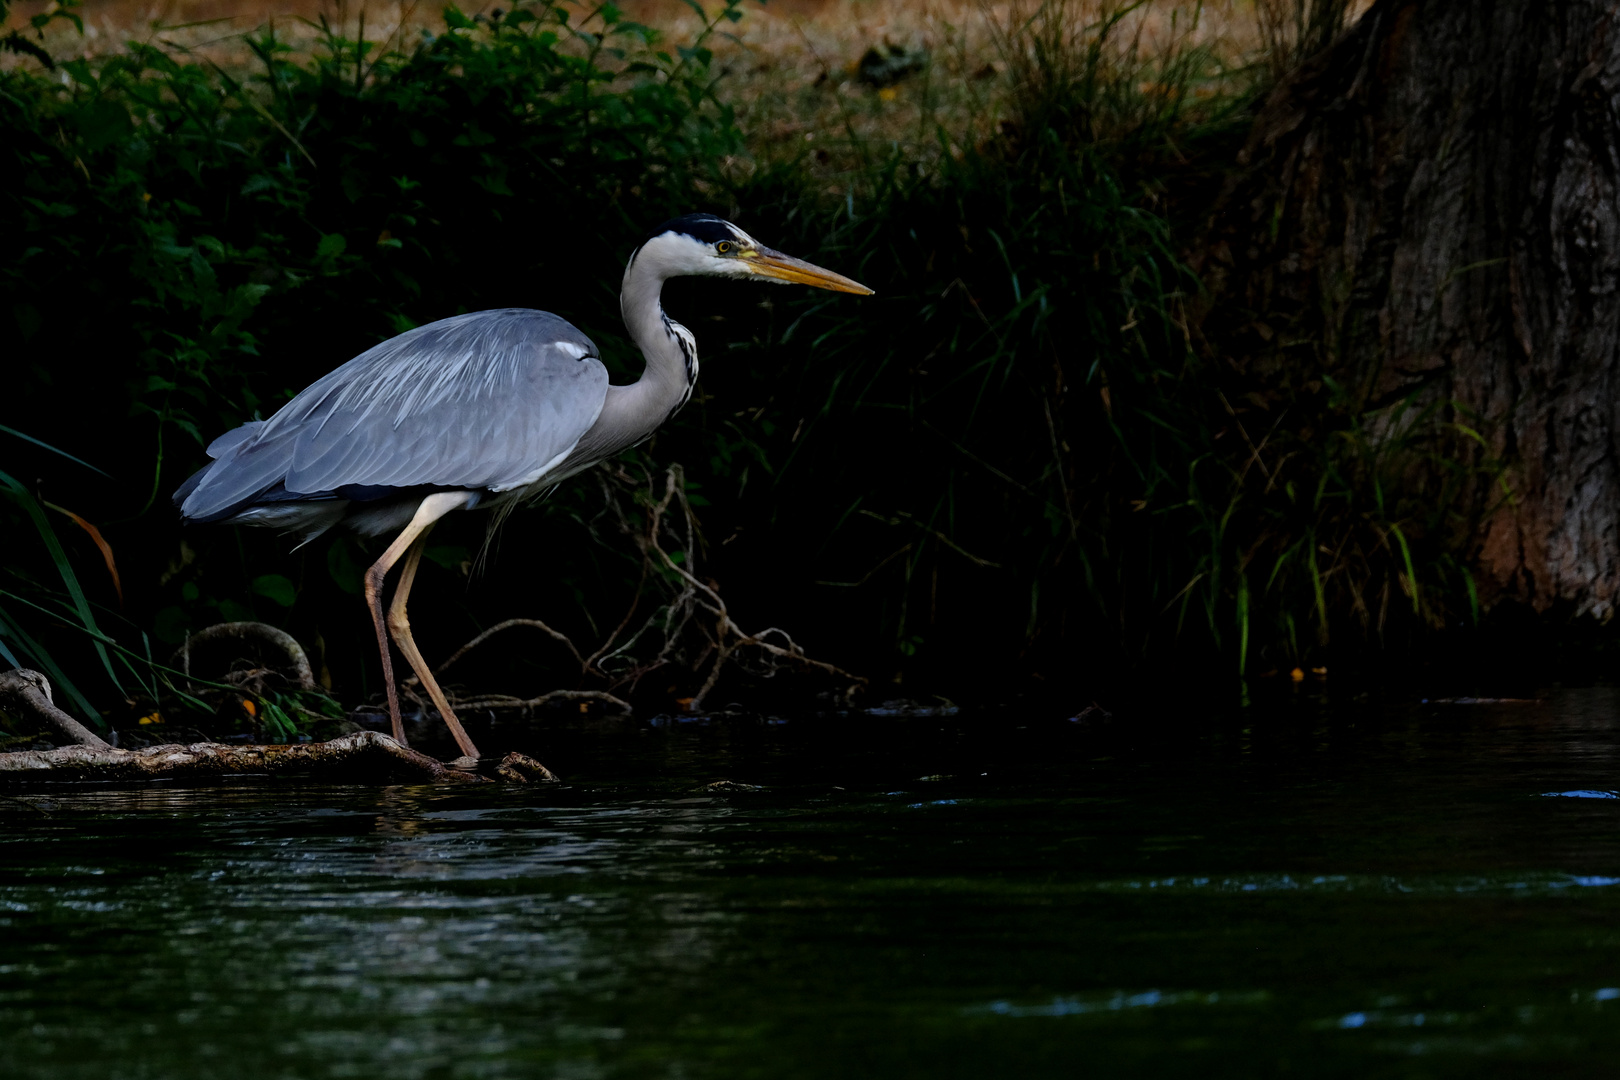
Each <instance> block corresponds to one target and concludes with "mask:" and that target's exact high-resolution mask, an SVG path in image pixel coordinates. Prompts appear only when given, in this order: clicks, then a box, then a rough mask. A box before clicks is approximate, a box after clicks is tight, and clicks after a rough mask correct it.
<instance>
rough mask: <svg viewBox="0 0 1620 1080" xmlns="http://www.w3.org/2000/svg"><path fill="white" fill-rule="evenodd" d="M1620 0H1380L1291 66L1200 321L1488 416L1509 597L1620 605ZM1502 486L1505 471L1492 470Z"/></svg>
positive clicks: (1216, 233) (1264, 128)
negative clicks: (1507, 492)
mask: <svg viewBox="0 0 1620 1080" xmlns="http://www.w3.org/2000/svg"><path fill="white" fill-rule="evenodd" d="M1615 18H1616V5H1614V4H1612V3H1593V2H1567V3H1557V4H1552V3H1525V2H1523V0H1477V2H1470V3H1457V2H1444V0H1379V2H1378V3H1376V4H1374V6H1373V7H1372V8H1371V9H1370V10H1369V11H1368V12H1367V14H1366V15H1364V16H1363V17H1362V19H1361V20H1360V22H1358V23H1357V25H1356V26H1355V27H1353V28H1352V29H1351V30H1350V31H1348V32H1347V33H1346V34H1345V35H1343V36H1342V37H1341V38H1340V39H1339V40H1338V41H1337V42H1336V43H1335V45H1334V46H1333V47H1332V48H1330V49H1328V50H1326V51H1325V52H1324V53H1322V54H1320V55H1319V56H1317V57H1315V58H1314V59H1313V60H1311V61H1310V62H1308V63H1307V64H1306V65H1305V67H1304V68H1303V69H1302V70H1300V71H1299V72H1297V73H1296V74H1295V76H1294V77H1292V78H1291V79H1289V80H1287V81H1285V82H1284V83H1283V84H1281V85H1280V86H1279V87H1278V88H1277V90H1276V91H1275V92H1274V93H1273V94H1272V96H1271V97H1270V98H1269V99H1268V100H1267V102H1266V103H1265V105H1264V106H1263V108H1262V109H1261V112H1260V114H1259V116H1258V119H1257V122H1256V124H1255V127H1254V129H1253V132H1252V134H1251V136H1250V139H1249V142H1248V145H1247V147H1246V148H1245V150H1244V152H1243V157H1242V159H1241V165H1240V170H1239V172H1238V174H1237V175H1236V176H1235V177H1234V179H1233V181H1232V182H1231V183H1230V184H1229V186H1228V189H1227V191H1226V193H1225V195H1224V196H1223V199H1222V202H1221V204H1220V206H1219V207H1218V209H1217V212H1216V214H1215V217H1214V219H1213V224H1212V229H1211V235H1210V237H1209V242H1208V243H1207V244H1206V245H1205V246H1204V250H1205V252H1206V255H1205V256H1204V261H1203V264H1202V266H1200V269H1201V271H1202V272H1203V274H1204V277H1205V280H1206V282H1207V283H1208V285H1209V288H1210V292H1209V296H1208V301H1209V302H1208V304H1207V306H1206V308H1205V314H1204V315H1203V317H1202V320H1201V326H1200V329H1201V333H1202V336H1203V338H1204V340H1205V341H1206V342H1208V343H1210V348H1211V349H1212V351H1215V352H1218V353H1219V354H1221V355H1222V356H1223V358H1225V359H1227V360H1229V361H1230V362H1231V363H1232V364H1233V365H1234V366H1235V368H1236V369H1237V370H1238V371H1239V372H1241V373H1243V375H1244V376H1245V377H1249V378H1256V379H1260V380H1262V381H1270V382H1271V383H1272V384H1277V383H1279V382H1287V381H1288V380H1290V379H1297V380H1301V381H1303V380H1306V379H1310V378H1314V377H1319V376H1320V375H1321V374H1327V375H1329V376H1331V377H1333V378H1334V379H1336V380H1338V381H1339V382H1340V383H1341V384H1343V385H1345V386H1347V387H1350V388H1351V389H1352V391H1353V393H1354V395H1355V396H1356V397H1357V399H1358V400H1359V401H1360V402H1361V403H1363V404H1365V405H1366V406H1369V407H1373V408H1377V407H1379V406H1381V405H1384V404H1387V403H1390V402H1393V401H1396V400H1400V399H1402V398H1404V397H1406V396H1407V395H1409V394H1412V393H1413V392H1414V391H1415V392H1416V393H1417V394H1418V395H1419V396H1420V398H1423V399H1427V400H1435V401H1454V402H1457V403H1460V404H1461V405H1462V406H1463V407H1464V411H1462V415H1464V416H1466V415H1467V411H1472V412H1473V413H1475V414H1477V415H1479V416H1482V417H1483V418H1484V419H1485V422H1486V424H1485V426H1486V433H1487V438H1488V440H1489V441H1490V443H1491V445H1492V446H1493V448H1494V451H1495V452H1496V453H1497V454H1498V455H1499V456H1500V457H1501V458H1502V459H1503V460H1504V461H1505V462H1506V463H1507V465H1508V467H1509V473H1508V478H1509V481H1510V483H1511V485H1512V487H1513V489H1514V492H1515V496H1516V498H1515V500H1514V502H1513V503H1512V504H1509V505H1499V504H1495V505H1494V509H1489V510H1487V509H1486V507H1487V502H1486V500H1489V499H1490V498H1491V496H1490V494H1489V492H1488V491H1485V490H1480V491H1478V492H1476V493H1474V495H1473V496H1472V499H1473V506H1474V509H1476V510H1478V511H1480V513H1481V515H1482V519H1483V524H1482V526H1481V532H1480V534H1479V536H1478V537H1477V548H1476V552H1475V554H1476V558H1477V563H1478V567H1479V573H1480V576H1481V578H1482V586H1483V592H1484V594H1485V598H1486V599H1487V601H1496V600H1501V599H1504V598H1507V599H1513V600H1518V601H1522V602H1525V603H1528V604H1530V605H1532V606H1534V607H1535V608H1536V609H1538V610H1542V611H1545V610H1548V609H1549V608H1555V609H1558V610H1560V611H1563V612H1566V613H1568V614H1572V615H1590V616H1595V617H1598V618H1600V619H1605V620H1606V619H1608V618H1609V617H1611V616H1612V615H1613V614H1614V612H1615V610H1616V604H1617V603H1620V537H1617V527H1620V454H1617V439H1620V397H1617V394H1616V391H1617V389H1620V382H1617V373H1616V364H1617V350H1620V34H1617V32H1616V26H1615ZM1482 487H1483V485H1482Z"/></svg>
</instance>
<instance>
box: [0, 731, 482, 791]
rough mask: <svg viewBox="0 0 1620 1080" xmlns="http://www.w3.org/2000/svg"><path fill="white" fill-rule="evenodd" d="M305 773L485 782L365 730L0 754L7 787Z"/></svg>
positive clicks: (335, 777) (0, 774)
mask: <svg viewBox="0 0 1620 1080" xmlns="http://www.w3.org/2000/svg"><path fill="white" fill-rule="evenodd" d="M287 774H299V775H307V776H314V777H318V778H320V779H324V780H351V779H375V778H384V779H391V780H415V781H418V782H428V783H455V784H467V783H473V784H476V783H480V782H482V781H483V778H482V777H480V776H479V775H477V774H476V773H471V772H463V771H462V770H460V769H452V768H451V767H450V766H448V765H445V764H443V763H442V762H438V761H435V760H433V759H432V758H430V757H428V756H427V755H426V754H419V753H417V752H416V751H415V750H411V749H408V748H407V747H403V746H401V745H399V743H397V742H395V741H394V740H393V739H390V738H389V737H388V736H386V735H384V734H382V733H380V732H376V731H360V732H356V733H355V734H353V735H345V736H343V737H342V738H339V739H333V740H331V741H330V742H324V743H298V744H293V745H290V746H227V745H223V744H221V743H194V744H192V745H190V746H180V745H169V746H149V747H146V748H145V749H142V750H118V749H115V748H113V747H111V746H108V745H106V744H105V743H103V744H102V745H101V746H64V747H61V748H59V749H56V750H24V751H19V752H16V753H10V754H0V782H3V781H22V782H26V781H39V780H45V781H50V782H52V783H87V782H101V783H106V782H127V781H131V780H156V779H171V780H216V779H219V778H220V777H225V776H278V775H287Z"/></svg>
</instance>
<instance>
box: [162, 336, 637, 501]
mask: <svg viewBox="0 0 1620 1080" xmlns="http://www.w3.org/2000/svg"><path fill="white" fill-rule="evenodd" d="M597 357H598V353H597V350H596V346H595V345H594V344H592V342H591V340H590V339H589V338H587V337H586V336H585V335H584V334H582V333H580V332H579V331H578V330H577V329H575V328H574V327H573V326H571V325H569V324H568V323H567V322H565V321H564V320H562V319H559V318H558V317H557V316H555V315H552V314H549V313H547V312H543V311H529V310H526V309H520V308H513V309H506V310H501V311H480V312H476V313H474V314H471V315H458V316H456V317H455V318H451V319H444V320H441V321H439V322H435V323H429V324H428V325H426V326H421V327H418V328H416V329H415V330H411V331H408V332H407V333H404V334H401V335H399V336H398V337H396V338H391V339H390V340H388V341H385V342H383V343H382V344H380V345H378V346H376V347H375V348H373V349H370V350H368V351H366V352H364V353H362V354H360V355H359V356H357V357H355V358H354V359H353V360H350V361H349V362H348V363H346V364H344V365H343V366H342V367H340V368H338V369H337V370H336V371H333V372H332V373H331V374H329V375H326V376H325V377H323V378H321V379H319V380H317V381H316V382H314V383H313V384H311V385H310V386H309V387H308V389H306V390H304V391H303V393H301V394H299V395H298V396H297V397H295V398H293V399H292V400H291V401H289V402H288V403H287V404H286V405H285V406H284V407H283V408H282V409H281V411H280V412H278V413H276V414H275V415H274V416H272V417H271V418H270V419H269V420H265V421H255V422H254V423H251V424H244V425H243V426H242V427H240V428H237V429H236V430H234V431H231V432H229V433H227V434H226V435H224V436H222V437H220V438H219V439H216V440H215V441H214V443H213V444H212V445H211V446H209V448H208V452H209V454H210V455H211V456H213V457H214V458H216V460H215V461H214V462H213V463H212V464H211V465H210V466H208V468H207V469H205V470H204V471H203V473H202V474H200V475H199V476H197V477H195V478H194V479H195V480H196V483H195V484H192V483H191V482H190V481H188V486H189V487H190V490H189V491H188V490H186V489H185V488H182V490H181V492H177V493H176V494H177V497H178V498H182V499H183V501H182V504H181V510H182V513H183V514H184V515H185V516H186V517H187V518H190V519H192V520H217V519H219V518H220V517H222V516H228V515H229V514H231V513H234V512H235V511H236V510H237V509H238V508H241V507H243V506H245V505H248V504H250V503H251V502H252V501H253V500H254V499H256V498H258V497H259V496H260V495H262V494H265V493H267V492H269V491H270V490H271V489H272V488H278V487H280V488H284V489H285V491H286V492H288V493H290V494H291V495H293V496H295V497H296V496H297V495H299V494H303V495H306V496H308V497H310V498H322V497H331V496H332V493H334V492H335V491H337V489H339V488H345V487H415V486H438V487H465V488H474V489H490V490H494V491H505V490H508V489H511V488H514V487H520V486H523V485H525V484H528V483H532V482H534V481H535V480H537V479H538V478H539V477H540V476H541V475H543V474H544V473H545V472H546V471H547V470H548V469H549V468H552V467H555V466H556V465H557V464H558V463H560V462H561V461H562V459H563V458H564V457H566V456H567V454H568V452H569V451H570V450H571V449H573V447H574V445H575V444H577V443H578V442H579V440H580V437H581V436H582V435H584V434H585V432H586V431H588V430H589V429H590V427H591V425H592V424H594V423H595V422H596V418H597V416H598V415H599V414H600V413H601V411H602V402H603V400H604V398H605V397H606V394H607V384H608V376H607V369H606V368H605V367H603V366H602V362H601V361H600V360H599V359H598V358H597ZM279 497H280V498H286V497H287V496H286V495H281V496H279Z"/></svg>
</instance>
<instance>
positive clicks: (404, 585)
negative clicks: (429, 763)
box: [388, 522, 479, 757]
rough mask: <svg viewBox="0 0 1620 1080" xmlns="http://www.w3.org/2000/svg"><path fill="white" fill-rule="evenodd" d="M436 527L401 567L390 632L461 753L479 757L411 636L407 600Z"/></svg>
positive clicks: (424, 534)
mask: <svg viewBox="0 0 1620 1080" xmlns="http://www.w3.org/2000/svg"><path fill="white" fill-rule="evenodd" d="M432 527H433V526H432V523H431V522H430V523H429V524H428V528H427V529H423V530H422V533H421V535H420V536H418V537H417V538H416V542H415V543H413V544H412V545H411V549H410V552H409V553H408V554H406V556H405V565H404V566H402V567H400V570H399V584H398V585H396V586H394V602H393V603H392V604H390V605H389V607H388V631H389V633H391V634H393V636H394V644H395V645H398V646H399V651H400V652H402V653H404V654H405V659H406V660H407V661H408V662H409V663H410V665H411V670H412V671H415V672H416V677H417V678H419V679H421V680H422V688H423V689H424V690H426V691H427V694H428V697H430V698H432V699H433V704H434V706H435V707H437V708H438V710H439V715H440V716H441V717H443V718H444V722H445V725H446V726H447V727H449V729H450V734H451V735H453V736H455V740H456V745H457V746H459V747H461V752H462V753H463V754H465V755H466V756H467V757H478V756H479V754H478V747H476V746H474V745H473V741H472V739H471V738H470V737H468V735H467V732H466V729H465V728H463V727H462V726H461V721H460V720H458V719H456V714H455V713H454V712H453V711H452V710H451V708H450V702H449V701H448V700H447V699H446V698H445V696H444V691H443V690H440V689H439V684H438V683H437V682H436V681H435V680H434V678H433V672H432V671H430V670H429V669H428V665H427V661H426V660H424V659H422V652H421V650H420V649H418V648H417V647H416V641H415V639H413V638H412V637H411V620H410V619H409V617H407V616H406V614H405V602H406V600H407V599H409V597H410V595H411V585H412V584H413V583H414V582H415V580H416V567H417V565H418V564H419V563H420V562H421V561H422V549H423V548H424V547H426V546H427V534H428V529H431V528H432Z"/></svg>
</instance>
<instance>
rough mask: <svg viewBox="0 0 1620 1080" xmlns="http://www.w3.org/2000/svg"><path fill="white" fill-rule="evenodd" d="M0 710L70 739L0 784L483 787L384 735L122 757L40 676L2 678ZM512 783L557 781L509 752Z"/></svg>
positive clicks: (37, 754)
mask: <svg viewBox="0 0 1620 1080" xmlns="http://www.w3.org/2000/svg"><path fill="white" fill-rule="evenodd" d="M0 706H5V707H8V708H10V709H11V710H12V711H14V712H18V713H21V714H23V715H26V716H31V717H33V718H34V719H36V720H39V721H41V722H43V723H45V724H48V725H50V726H52V727H54V728H56V730H57V731H58V732H59V733H60V734H62V735H63V736H64V737H66V738H68V739H71V740H72V741H73V742H74V743H75V745H73V746H61V747H57V748H56V749H55V750H19V751H14V752H12V753H0V784H5V783H19V784H20V783H36V782H39V783H64V784H83V783H120V782H130V781H145V780H182V781H184V780H193V781H200V780H217V779H220V778H222V777H228V776H255V777H261V776H262V777H269V776H286V775H299V776H305V777H312V778H315V779H321V780H356V779H376V778H385V779H388V780H406V781H416V782H418V783H434V784H481V783H488V782H489V780H490V779H491V778H490V777H484V776H480V775H479V774H478V773H477V772H475V771H474V769H475V768H476V767H477V762H476V761H474V760H472V759H471V758H463V759H458V761H457V763H456V765H457V766H459V765H465V766H466V768H458V767H456V766H451V765H446V764H445V763H444V762H442V761H436V760H434V759H433V758H430V757H428V756H427V755H426V754H423V753H420V752H418V751H416V750H412V749H411V748H410V747H407V746H401V745H400V744H399V743H397V742H395V741H394V740H393V739H391V738H389V737H388V736H387V735H384V734H383V733H382V732H380V731H357V732H355V733H354V734H352V735H344V736H342V737H341V738H336V739H332V740H331V741H329V742H318V743H292V744H289V745H286V746H234V745H226V744H223V743H192V744H191V745H189V746H183V745H180V744H178V743H171V744H166V745H163V746H148V747H143V748H142V749H139V750H121V749H119V748H117V747H114V746H110V745H108V744H107V743H106V742H104V741H103V740H102V739H101V738H100V737H99V736H97V735H96V734H95V733H94V732H92V731H90V730H89V729H88V728H86V727H85V726H84V725H83V724H80V723H79V722H78V721H77V720H75V719H73V717H71V716H69V715H68V714H67V713H65V712H63V711H62V710H61V709H58V708H57V707H56V706H55V705H54V704H53V703H52V701H51V684H50V683H49V682H48V681H46V679H45V676H43V675H41V674H40V673H39V672H37V671H27V670H21V669H19V670H16V671H7V672H0ZM494 773H495V776H497V777H499V778H500V779H502V780H505V781H507V782H508V783H514V784H529V783H551V782H555V781H556V779H557V776H556V774H555V773H553V772H552V771H551V770H550V769H548V768H546V767H545V766H544V765H542V764H541V763H540V762H538V761H536V760H535V759H534V758H532V757H529V756H528V755H527V754H518V753H511V754H507V755H506V757H504V758H503V759H501V761H500V763H499V764H497V765H496V766H495V769H494Z"/></svg>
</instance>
